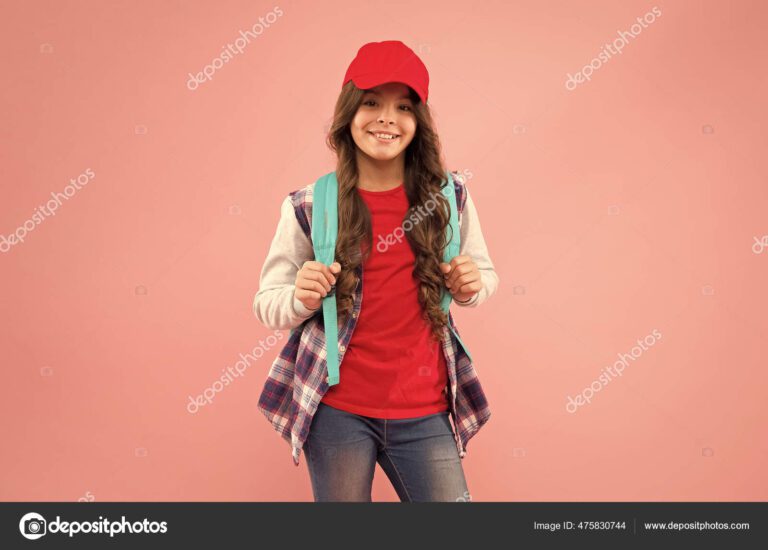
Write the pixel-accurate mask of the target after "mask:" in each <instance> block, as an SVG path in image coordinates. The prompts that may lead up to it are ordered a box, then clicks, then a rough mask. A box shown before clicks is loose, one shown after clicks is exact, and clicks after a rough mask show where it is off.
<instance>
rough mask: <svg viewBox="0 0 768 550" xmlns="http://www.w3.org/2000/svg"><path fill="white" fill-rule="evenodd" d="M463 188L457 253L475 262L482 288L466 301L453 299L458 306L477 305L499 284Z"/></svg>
mask: <svg viewBox="0 0 768 550" xmlns="http://www.w3.org/2000/svg"><path fill="white" fill-rule="evenodd" d="M464 190H465V191H466V193H467V198H466V201H465V204H464V210H463V211H462V214H461V219H460V220H459V232H460V234H461V247H460V251H459V254H460V255H466V256H469V257H470V258H472V261H473V262H475V264H476V265H477V269H478V271H479V272H480V279H481V280H482V282H483V288H482V289H481V290H480V291H479V292H477V293H476V294H475V295H474V296H473V297H472V298H470V299H469V301H468V302H465V303H461V302H457V301H456V300H454V303H455V304H457V305H459V306H460V307H477V306H479V305H480V304H482V303H483V302H484V301H486V300H487V299H488V298H490V297H491V296H492V295H493V293H494V292H496V289H497V288H498V286H499V276H498V275H497V274H496V269H495V268H494V265H493V262H492V261H491V258H490V256H489V254H488V247H487V246H486V244H485V239H484V238H483V231H482V229H481V228H480V218H479V217H478V214H477V209H476V208H475V204H474V202H473V201H472V195H471V194H470V192H469V187H468V186H466V185H465V186H464Z"/></svg>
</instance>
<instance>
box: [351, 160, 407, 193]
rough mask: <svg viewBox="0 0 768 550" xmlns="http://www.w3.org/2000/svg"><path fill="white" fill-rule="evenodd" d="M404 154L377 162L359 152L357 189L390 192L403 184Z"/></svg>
mask: <svg viewBox="0 0 768 550" xmlns="http://www.w3.org/2000/svg"><path fill="white" fill-rule="evenodd" d="M404 153H405V152H403V154H400V155H398V156H397V157H396V158H394V159H391V160H377V159H374V158H371V157H369V156H368V155H366V154H365V153H362V152H360V151H358V152H357V187H359V188H360V189H365V190H368V191H388V190H390V189H394V188H395V187H397V186H398V185H400V184H401V183H403V179H404V177H405V157H404Z"/></svg>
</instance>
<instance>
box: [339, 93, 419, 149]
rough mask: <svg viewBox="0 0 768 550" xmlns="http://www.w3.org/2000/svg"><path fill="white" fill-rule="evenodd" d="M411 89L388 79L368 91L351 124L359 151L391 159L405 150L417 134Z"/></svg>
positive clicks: (353, 137)
mask: <svg viewBox="0 0 768 550" xmlns="http://www.w3.org/2000/svg"><path fill="white" fill-rule="evenodd" d="M409 91H410V88H409V87H408V86H406V85H405V84H401V83H399V82H388V83H386V84H382V85H380V86H376V87H375V88H371V89H370V90H368V91H367V92H365V95H364V96H363V100H362V102H361V103H360V107H359V108H358V109H357V113H356V114H355V117H354V118H353V119H352V123H351V125H350V131H351V132H352V139H353V140H354V141H355V144H356V145H357V147H358V149H359V150H358V154H359V153H360V152H362V153H363V154H365V155H367V156H368V157H371V158H372V159H375V160H377V161H388V160H393V159H395V158H397V157H398V156H400V155H402V154H403V153H404V152H405V149H406V147H408V144H409V143H411V141H412V140H413V137H414V136H415V135H416V115H415V114H414V112H413V108H414V105H413V102H412V101H411V99H410V96H409Z"/></svg>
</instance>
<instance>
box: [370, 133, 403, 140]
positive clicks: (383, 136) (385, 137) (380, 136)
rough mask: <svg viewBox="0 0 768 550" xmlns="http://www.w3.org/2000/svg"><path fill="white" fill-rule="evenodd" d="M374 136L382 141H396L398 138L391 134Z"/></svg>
mask: <svg viewBox="0 0 768 550" xmlns="http://www.w3.org/2000/svg"><path fill="white" fill-rule="evenodd" d="M373 135H374V136H376V137H377V138H381V139H395V138H396V137H397V136H391V135H389V134H373Z"/></svg>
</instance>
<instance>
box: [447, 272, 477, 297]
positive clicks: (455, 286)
mask: <svg viewBox="0 0 768 550" xmlns="http://www.w3.org/2000/svg"><path fill="white" fill-rule="evenodd" d="M479 280H480V274H479V273H478V272H476V271H471V272H469V273H465V274H464V275H462V276H461V277H457V278H456V280H455V281H453V282H452V283H451V284H450V285H449V288H451V289H452V290H453V292H460V289H461V288H462V287H463V286H464V285H467V284H470V283H474V282H475V281H479ZM462 292H463V291H462Z"/></svg>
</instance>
